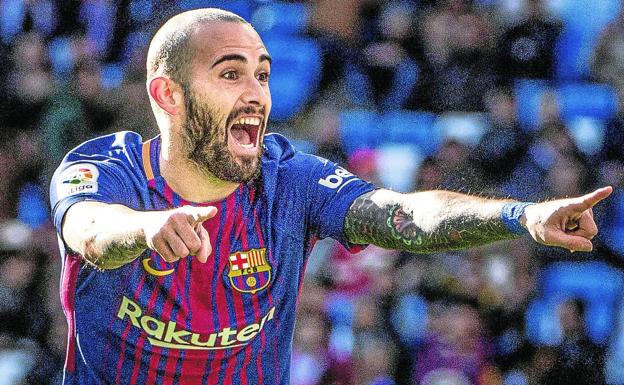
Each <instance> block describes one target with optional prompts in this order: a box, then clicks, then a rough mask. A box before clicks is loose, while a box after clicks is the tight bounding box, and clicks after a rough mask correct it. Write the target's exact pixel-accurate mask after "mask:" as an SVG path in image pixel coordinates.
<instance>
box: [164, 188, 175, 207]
mask: <svg viewBox="0 0 624 385" xmlns="http://www.w3.org/2000/svg"><path fill="white" fill-rule="evenodd" d="M164 190H165V191H163V195H164V196H165V200H166V201H167V202H168V203H169V204H170V205H171V206H173V190H172V189H171V187H169V185H168V184H167V183H165V188H164Z"/></svg>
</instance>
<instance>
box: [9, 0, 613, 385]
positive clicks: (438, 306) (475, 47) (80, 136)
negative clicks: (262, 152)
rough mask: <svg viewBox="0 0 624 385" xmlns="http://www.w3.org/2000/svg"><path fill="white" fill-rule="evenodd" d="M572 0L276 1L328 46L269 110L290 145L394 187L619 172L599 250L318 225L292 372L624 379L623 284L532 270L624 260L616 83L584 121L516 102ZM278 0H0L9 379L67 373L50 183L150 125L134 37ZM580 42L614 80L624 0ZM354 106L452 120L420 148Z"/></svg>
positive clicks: (395, 382)
mask: <svg viewBox="0 0 624 385" xmlns="http://www.w3.org/2000/svg"><path fill="white" fill-rule="evenodd" d="M566 2H567V3H581V4H583V1H581V0H560V1H546V0H522V1H505V0H480V1H477V0H472V1H471V0H390V1H380V0H341V1H333V0H315V1H310V2H288V3H287V4H293V3H294V4H297V5H300V6H304V7H305V9H306V23H305V26H304V28H303V30H302V31H300V35H301V36H302V37H303V38H305V39H310V40H312V41H314V42H315V44H317V46H318V47H319V48H320V62H321V68H320V72H319V75H318V79H317V80H318V81H317V82H316V83H317V84H316V85H315V87H314V88H313V90H312V91H311V92H310V94H309V97H308V98H307V99H306V100H305V103H304V104H303V105H302V106H301V107H300V108H299V109H298V110H297V111H295V112H294V113H292V114H290V115H288V114H280V115H278V117H277V118H276V120H275V121H274V123H273V124H270V127H269V129H270V130H271V131H278V132H282V133H285V134H286V135H287V136H289V137H290V138H293V142H294V143H295V145H296V146H297V147H298V148H301V149H303V150H308V151H312V152H315V153H316V154H318V155H321V156H324V157H327V158H329V159H331V160H334V161H336V162H339V163H340V164H342V165H344V166H345V167H346V168H348V169H349V170H350V171H352V172H353V173H355V174H357V175H359V176H361V177H362V178H364V179H367V180H370V181H373V182H375V183H377V184H378V185H379V186H387V187H392V188H395V189H397V190H402V191H410V190H427V189H450V190H454V191H461V192H465V193H475V194H483V195H485V196H493V197H509V196H511V197H514V198H517V199H520V200H531V201H537V200H543V199H547V198H550V197H563V196H573V195H578V194H582V193H583V192H586V191H589V190H591V189H592V188H595V187H598V186H602V185H613V186H614V187H615V189H616V193H615V194H614V195H615V196H614V197H612V198H611V199H610V200H609V201H608V202H605V204H604V205H601V207H599V208H597V209H596V210H595V216H596V219H597V221H598V222H599V225H600V226H601V228H602V229H603V231H602V233H601V235H599V236H598V238H597V239H596V241H595V252H593V253H592V254H583V253H575V254H573V255H572V254H570V253H568V252H566V251H563V250H552V249H547V248H543V247H539V246H536V245H535V244H533V243H532V242H530V241H528V240H527V239H520V240H516V241H511V242H502V243H497V244H494V245H491V246H487V247H481V248H476V249H471V250H468V251H465V252H451V253H438V254H430V255H417V256H414V255H410V254H407V253H399V252H394V251H388V250H383V249H379V248H377V247H374V246H370V247H368V248H367V249H365V250H364V251H362V252H360V253H358V254H355V255H352V254H349V253H348V252H346V251H345V250H344V249H343V248H342V246H340V245H339V244H337V243H335V242H334V241H331V240H323V241H319V242H318V243H317V245H316V246H315V249H314V251H313V253H312V255H311V256H310V261H309V265H308V270H307V272H308V273H307V278H306V282H305V286H304V289H303V292H302V296H301V301H300V306H299V314H298V322H297V328H296V331H295V336H294V348H293V358H292V370H291V377H292V384H294V385H382V384H383V385H443V384H444V385H498V384H500V385H502V384H504V385H530V384H577V385H583V384H605V383H610V384H624V372H623V370H622V369H619V368H622V367H624V324H622V323H623V322H624V311H623V310H622V305H624V304H623V303H621V302H622V298H624V295H622V293H623V292H622V291H621V290H620V289H622V288H620V287H619V286H617V285H616V284H613V285H614V287H616V286H617V287H616V289H614V293H615V294H613V296H612V297H613V298H612V300H611V302H608V304H607V305H608V306H607V305H604V306H607V308H606V310H604V311H605V313H599V314H602V315H604V314H607V315H606V316H604V317H606V318H604V317H603V318H600V317H598V318H600V319H598V318H596V317H592V316H588V314H597V313H596V312H597V311H598V312H600V311H602V310H600V309H603V308H602V307H599V306H598V305H597V302H600V301H602V302H605V300H604V298H606V297H601V298H602V299H601V298H600V297H599V298H594V297H597V296H596V295H594V296H592V295H591V290H593V289H592V288H591V287H584V286H582V285H583V282H585V281H583V279H580V278H579V279H578V280H577V281H578V282H576V283H578V285H581V287H580V288H578V287H576V286H575V289H570V290H569V291H567V292H565V293H563V294H562V295H561V296H559V297H557V298H555V299H552V300H551V298H550V297H548V298H547V297H546V295H545V293H546V291H545V290H546V289H545V287H546V286H548V285H547V283H545V278H544V276H545V274H543V272H544V271H546V269H548V268H549V266H551V265H552V264H558V263H560V264H563V265H561V266H568V267H570V268H571V269H572V271H574V272H576V273H578V274H579V275H578V277H582V275H581V273H582V272H584V271H587V272H588V274H589V275H591V274H594V275H593V276H594V277H596V276H598V272H597V271H598V270H596V268H595V266H594V265H588V263H599V265H598V266H600V267H599V268H598V269H600V268H604V269H607V270H608V274H613V275H612V276H614V277H616V278H617V279H615V280H611V281H610V282H612V283H613V282H616V283H618V285H619V282H620V280H621V281H622V282H624V279H623V278H622V277H621V275H622V274H624V273H622V272H621V269H622V268H623V267H624V264H623V263H622V262H623V259H622V257H623V255H622V253H623V252H624V241H623V240H622V239H621V238H619V237H618V235H620V234H624V231H622V232H620V231H619V230H620V229H624V203H623V202H624V199H622V195H621V194H622V193H620V192H618V191H619V190H621V189H622V187H624V151H623V148H624V147H623V146H624V98H616V100H620V103H618V104H617V106H615V111H616V112H615V113H614V116H612V117H609V119H606V120H604V121H600V122H598V123H599V124H597V125H596V124H593V125H589V126H587V127H586V126H583V127H581V129H578V127H576V126H575V127H572V126H571V123H570V122H569V121H566V119H564V118H563V117H562V114H561V104H560V99H559V98H558V97H557V95H556V94H555V93H553V92H550V91H547V92H545V93H544V95H543V97H541V98H540V99H539V102H538V104H537V106H536V114H537V115H536V116H537V117H536V121H535V124H534V125H533V127H531V128H530V129H527V128H526V127H524V126H523V124H522V122H521V121H520V119H519V114H520V112H519V108H518V93H517V88H516V84H517V81H518V79H539V81H544V82H546V84H548V85H549V86H552V87H556V86H557V85H559V84H560V83H561V82H563V81H564V80H566V79H565V77H566V75H565V74H564V75H562V74H561V72H560V68H561V66H558V64H557V63H558V62H557V61H558V60H559V59H560V58H559V57H558V56H557V55H556V52H557V44H558V43H559V44H563V43H561V42H562V41H564V40H562V39H564V38H565V36H566V35H565V34H566V33H568V32H569V31H568V30H566V22H565V21H563V20H562V18H563V16H562V13H561V12H559V13H558V12H557V10H558V9H559V10H560V8H561V7H562V4H565V3H566ZM269 3H271V1H246V2H245V1H238V0H236V1H234V0H233V1H190V0H186V1H175V0H125V1H118V2H113V1H108V0H84V1H80V2H75V1H72V2H67V1H62V0H3V1H0V61H2V65H1V66H0V89H1V90H2V94H3V96H4V97H3V99H2V101H1V102H0V128H1V129H0V164H1V165H2V167H0V191H1V193H0V373H2V376H1V377H0V384H42V385H45V384H58V383H60V378H61V375H62V365H63V359H64V350H65V343H66V321H65V316H64V315H63V314H62V311H61V306H60V301H59V294H58V293H59V283H58V281H59V277H60V269H61V264H60V257H59V255H58V246H57V239H56V235H55V231H54V228H53V226H52V225H51V221H50V218H49V210H50V209H49V207H48V203H47V202H48V198H47V197H48V185H49V179H50V177H51V175H52V172H53V170H54V169H55V168H56V167H57V165H58V164H59V162H60V160H61V158H62V156H63V155H64V154H65V153H66V152H67V151H68V150H70V149H71V148H72V147H74V146H76V145H78V144H79V143H81V142H82V141H84V140H86V139H89V138H92V137H94V136H98V135H103V134H106V133H110V132H115V131H120V130H133V131H136V132H139V133H141V134H142V135H143V136H144V138H149V137H151V136H154V135H156V134H157V129H156V125H155V121H154V120H153V118H152V117H151V111H150V108H149V103H148V98H147V95H146V91H145V64H144V58H145V53H146V48H147V44H148V43H149V38H150V34H151V33H153V32H154V31H155V28H157V27H158V25H159V24H160V23H161V22H162V21H164V20H165V19H166V18H167V17H168V16H170V15H172V14H174V13H177V12H178V11H180V10H182V9H186V8H188V7H194V6H209V5H215V4H216V5H224V4H225V5H232V4H234V5H236V6H237V7H242V8H240V9H244V10H250V12H252V11H253V10H254V9H258V8H260V7H263V6H265V5H266V4H269ZM584 3H585V4H586V5H587V7H589V8H591V7H592V6H599V5H600V6H603V7H604V6H605V4H607V3H614V4H615V5H616V9H619V8H620V7H619V2H616V1H611V2H609V1H606V0H601V1H589V0H587V1H585V2H584ZM241 4H242V5H241ZM557 7H559V8H557ZM234 10H235V11H236V10H238V9H237V8H235V9H234ZM623 12H624V11H623ZM589 14H591V12H589ZM243 16H246V17H249V16H251V17H252V19H251V20H252V22H253V21H254V20H255V21H256V22H258V19H257V18H258V17H261V16H258V15H257V14H253V13H252V14H250V15H245V14H243ZM254 17H256V18H255V19H254ZM260 21H262V20H260ZM259 30H261V29H260V28H259ZM566 31H567V32H566ZM261 32H262V31H261ZM588 49H589V50H590V51H589V52H588V53H587V55H586V56H587V58H586V59H587V60H586V61H587V71H586V72H585V73H581V74H580V75H579V74H576V75H575V76H576V78H574V80H575V81H582V82H588V83H600V84H605V85H607V86H608V87H609V89H610V90H612V91H613V93H614V94H615V95H624V13H620V14H618V13H617V12H616V13H613V15H612V18H611V19H610V20H608V22H605V23H604V25H601V28H600V31H597V32H596V33H595V39H594V40H592V42H591V44H590V45H589V48H588ZM271 54H274V53H273V52H271ZM274 70H276V69H274ZM295 70H296V69H295ZM276 76H277V75H276ZM275 95H276V93H275V92H274V99H275V100H274V104H276V105H277V104H279V103H280V100H279V99H277V98H276V96H275ZM354 109H358V110H366V111H370V112H371V113H374V114H386V113H388V112H391V111H396V110H401V111H421V112H422V111H425V112H427V113H430V114H432V115H435V116H436V117H448V119H447V123H446V124H447V125H450V126H453V125H458V127H459V128H455V129H453V128H452V127H451V129H449V130H447V131H445V132H446V134H445V135H443V136H442V137H441V139H440V143H439V144H438V145H436V146H435V148H434V150H433V151H429V152H418V151H416V152H413V151H411V150H410V149H409V148H405V147H401V146H396V145H394V146H381V145H380V146H356V148H354V147H353V145H352V144H353V143H349V141H348V140H347V139H345V136H344V135H343V133H342V132H341V129H342V126H343V122H342V121H341V119H344V115H343V113H344V112H345V111H350V110H354ZM474 116H478V117H479V119H477V120H476V121H477V123H475V120H474V119H472V118H473V117H474ZM594 123H595V122H594ZM407 128H408V129H409V127H407ZM362 135H364V133H362ZM426 135H427V134H426ZM427 138H428V137H427V136H425V140H427ZM429 139H431V140H433V135H432V136H431V137H430V138H429ZM590 260H591V261H593V262H588V261H590ZM596 261H599V262H596ZM566 263H568V264H567V265H566ZM592 266H594V267H592ZM592 269H593V270H592ZM600 271H602V270H600ZM605 274H607V273H605ZM576 283H575V284H576ZM564 291H565V290H564ZM588 292H589V294H588ZM594 293H595V292H594ZM544 298H545V299H544ZM542 299H544V301H546V302H544V301H542ZM540 301H541V302H540ZM602 302H601V303H602ZM543 303H546V304H547V305H546V306H545V309H546V310H543V311H541V312H540V310H539V309H541V308H539V306H537V305H539V304H543ZM605 303H606V302H605ZM535 309H537V310H535ZM596 309H598V310H596ZM605 319H606V320H607V321H604V320H605ZM601 320H602V321H601ZM599 321H600V322H602V323H603V324H605V325H606V326H605V327H603V329H597V328H598V326H596V325H600V322H599ZM548 322H551V323H548ZM536 325H537V326H536ZM553 325H554V326H553ZM592 325H593V326H592ZM550 326H553V327H554V329H548V327H550ZM603 326H604V325H603ZM540 327H541V328H542V329H544V330H542V329H540ZM535 329H537V330H535ZM620 329H622V330H620ZM596 330H597V331H596Z"/></svg>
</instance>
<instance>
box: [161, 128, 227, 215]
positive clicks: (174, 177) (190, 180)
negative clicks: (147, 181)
mask: <svg viewBox="0 0 624 385" xmlns="http://www.w3.org/2000/svg"><path fill="white" fill-rule="evenodd" d="M158 162H159V165H160V174H161V175H162V176H163V178H165V180H166V181H167V184H168V185H169V187H171V188H172V189H173V191H175V192H176V194H178V195H179V196H180V197H182V199H184V200H187V201H190V202H197V203H202V202H214V201H218V200H221V199H223V198H225V197H227V196H228V195H230V194H231V193H232V192H234V190H236V188H238V186H239V183H235V182H229V181H225V180H222V179H219V178H217V177H216V176H214V175H212V174H210V173H209V172H208V171H205V170H202V169H201V168H200V167H199V166H197V165H196V164H195V163H194V162H192V161H190V160H189V159H188V158H187V157H186V154H185V153H184V152H183V151H182V148H181V146H180V145H176V144H175V143H173V142H172V141H169V140H166V139H165V138H164V137H163V138H162V141H161V148H160V157H159V159H158Z"/></svg>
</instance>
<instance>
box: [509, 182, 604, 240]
mask: <svg viewBox="0 0 624 385" xmlns="http://www.w3.org/2000/svg"><path fill="white" fill-rule="evenodd" d="M612 191H613V188H612V187H610V186H607V187H603V188H601V189H598V190H596V191H594V192H592V193H589V194H587V195H583V196H581V197H577V198H568V199H557V200H554V201H550V202H543V203H537V204H534V205H531V206H527V207H526V209H525V210H524V214H523V215H522V217H521V218H520V221H521V223H522V224H523V225H524V226H525V227H526V228H527V230H529V233H530V234H531V236H532V237H533V239H535V240H536V241H537V242H539V243H541V244H543V245H547V246H559V247H563V248H566V249H569V250H570V251H572V252H574V251H592V249H593V245H592V242H591V240H592V238H594V237H595V236H596V234H598V228H597V227H596V222H594V214H593V212H592V207H594V206H595V205H596V204H597V203H598V202H600V201H601V200H603V199H605V198H606V197H608V196H609V195H610V194H611V192H612Z"/></svg>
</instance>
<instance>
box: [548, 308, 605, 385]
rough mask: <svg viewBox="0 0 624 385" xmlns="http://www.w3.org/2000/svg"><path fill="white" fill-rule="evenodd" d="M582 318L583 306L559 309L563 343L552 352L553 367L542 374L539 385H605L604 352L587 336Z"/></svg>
mask: <svg viewBox="0 0 624 385" xmlns="http://www.w3.org/2000/svg"><path fill="white" fill-rule="evenodd" d="M585 314H586V313H585V304H584V303H583V301H581V300H578V299H576V300H569V301H566V302H564V303H563V304H561V305H560V306H559V321H560V324H561V331H562V333H563V341H562V342H561V344H559V345H558V346H557V347H556V348H555V351H554V362H553V365H552V367H551V368H550V369H549V370H548V371H547V372H546V373H545V374H544V377H543V378H542V381H541V383H542V384H544V385H564V384H565V385H569V384H575V385H603V384H605V377H604V354H605V353H604V349H602V348H601V347H600V346H598V345H596V344H595V343H594V342H592V340H591V339H590V338H589V336H588V335H587V331H586V328H585V322H586V318H585Z"/></svg>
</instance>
